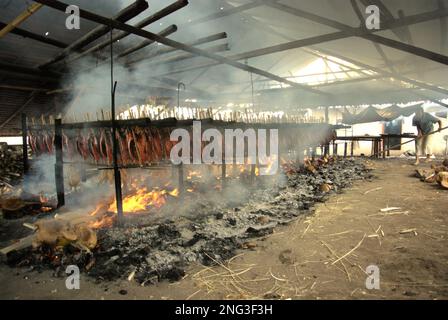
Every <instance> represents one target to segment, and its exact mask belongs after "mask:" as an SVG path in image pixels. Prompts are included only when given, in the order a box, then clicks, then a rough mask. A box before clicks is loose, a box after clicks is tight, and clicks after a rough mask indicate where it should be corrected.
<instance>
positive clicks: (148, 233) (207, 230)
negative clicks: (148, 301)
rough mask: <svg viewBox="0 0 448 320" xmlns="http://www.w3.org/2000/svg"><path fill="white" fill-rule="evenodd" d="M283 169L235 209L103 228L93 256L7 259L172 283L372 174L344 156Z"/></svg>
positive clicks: (97, 274)
mask: <svg viewBox="0 0 448 320" xmlns="http://www.w3.org/2000/svg"><path fill="white" fill-rule="evenodd" d="M286 172H287V174H285V177H286V179H283V180H282V181H283V182H282V183H278V184H275V185H272V186H270V187H267V188H264V189H261V190H255V191H254V192H253V193H252V195H251V197H250V198H249V199H247V201H246V203H245V204H244V205H241V206H238V207H233V208H231V207H228V208H226V209H220V210H218V209H216V208H207V207H205V208H204V209H202V210H203V212H198V213H197V214H196V215H186V216H185V215H184V216H178V217H176V216H174V215H172V216H170V218H167V219H164V220H163V219H162V220H159V221H157V222H153V223H152V224H149V225H147V226H127V227H126V228H108V229H102V230H100V231H99V233H98V243H99V244H98V247H97V248H96V249H95V250H94V251H93V252H92V253H83V252H79V251H77V250H67V249H64V252H61V253H59V254H58V257H57V258H56V259H55V258H54V255H55V253H52V254H51V253H50V252H47V251H45V249H43V248H40V249H38V250H39V252H35V251H34V252H33V250H32V249H28V250H25V251H24V252H19V253H17V252H16V253H13V254H11V255H10V257H8V262H9V265H11V266H30V265H31V266H39V268H40V267H42V266H45V267H48V266H49V267H52V268H53V269H55V270H56V271H59V272H60V270H62V269H63V266H66V265H68V264H76V265H78V266H79V267H80V268H81V269H83V270H84V271H85V272H86V273H87V274H89V275H90V276H91V277H94V278H96V279H98V280H99V281H101V280H115V279H119V278H127V277H128V276H129V275H130V274H133V275H134V279H135V280H136V281H137V282H139V283H141V284H143V285H147V284H151V283H156V282H157V281H161V280H163V279H168V280H170V281H177V280H179V279H181V278H182V277H183V276H184V275H185V269H186V268H187V267H188V265H189V264H191V263H192V262H197V263H201V264H204V265H214V264H217V263H221V262H224V261H226V260H228V259H230V258H231V257H233V256H234V255H236V253H237V250H240V249H243V248H244V247H245V243H247V242H249V241H250V239H254V238H260V237H264V236H267V235H269V234H270V233H272V232H273V230H274V228H275V227H276V226H278V225H281V224H287V223H289V222H291V221H294V220H296V219H297V218H298V217H299V216H301V215H304V214H306V213H310V212H312V211H313V208H314V205H315V203H317V202H323V201H325V200H326V199H327V198H328V197H329V196H330V195H331V194H333V193H340V192H341V191H342V189H343V188H346V187H348V186H350V185H351V184H352V183H353V182H354V181H355V180H360V179H371V178H372V177H373V176H372V174H371V172H370V170H369V169H367V168H366V167H365V166H364V164H363V162H362V161H354V160H345V159H344V160H338V161H335V162H333V163H331V164H326V165H322V166H320V167H318V168H317V171H316V172H315V173H311V172H309V171H307V170H305V169H304V168H303V167H291V166H289V167H288V170H286ZM323 183H326V184H330V185H331V186H332V188H331V191H330V192H322V191H321V190H320V186H321V185H322V184H323ZM70 251H72V252H70ZM49 257H51V258H49ZM63 270H65V268H64V269H63Z"/></svg>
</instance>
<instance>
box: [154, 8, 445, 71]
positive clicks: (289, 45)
mask: <svg viewBox="0 0 448 320" xmlns="http://www.w3.org/2000/svg"><path fill="white" fill-rule="evenodd" d="M446 16H448V10H436V11H430V12H425V13H421V14H416V15H412V16H408V17H405V18H404V19H400V20H395V21H391V22H385V23H383V25H382V26H383V29H382V30H371V31H368V30H365V28H359V29H356V30H357V32H359V34H368V33H371V32H379V31H384V30H386V29H391V28H397V27H401V26H406V25H412V24H417V23H422V22H426V21H430V20H434V19H439V18H440V17H446ZM260 28H263V29H264V30H267V31H269V29H267V27H265V26H260ZM277 35H278V36H281V37H283V38H287V37H286V36H284V35H282V34H277ZM349 37H351V35H349V34H347V33H346V32H345V31H337V32H333V33H328V34H325V35H320V36H315V37H310V38H306V39H301V40H294V41H290V42H286V43H283V44H280V45H275V46H271V47H266V48H261V49H256V50H252V51H248V52H244V53H241V54H237V55H233V56H229V57H228V58H229V59H233V60H237V59H238V60H244V59H249V58H255V57H259V56H263V55H268V54H273V53H277V52H282V51H286V50H292V49H298V48H302V47H308V46H312V45H316V44H321V43H324V42H327V41H334V40H338V39H345V38H349ZM218 64H219V63H216V62H206V63H200V64H197V65H194V66H189V67H186V68H183V69H177V70H172V71H169V72H167V73H164V74H163V75H169V74H176V73H182V72H187V71H191V70H196V69H200V68H206V67H211V66H215V65H218Z"/></svg>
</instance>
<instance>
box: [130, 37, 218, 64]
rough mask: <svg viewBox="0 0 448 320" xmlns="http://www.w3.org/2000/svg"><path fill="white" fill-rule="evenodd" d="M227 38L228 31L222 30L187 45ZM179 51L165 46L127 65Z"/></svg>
mask: <svg viewBox="0 0 448 320" xmlns="http://www.w3.org/2000/svg"><path fill="white" fill-rule="evenodd" d="M226 38H227V33H225V32H220V33H216V34H213V35H211V36H207V37H203V38H199V39H197V40H195V41H193V42H189V43H187V45H189V46H198V45H201V44H204V43H210V42H214V41H217V40H221V39H226ZM175 51H178V50H177V49H176V48H170V47H164V48H162V49H160V50H157V51H156V52H154V53H152V54H145V55H144V56H142V57H140V58H137V59H134V60H132V61H128V62H126V66H130V65H133V64H135V63H138V62H141V61H143V60H147V59H151V58H155V57H157V56H161V55H164V54H167V53H171V52H175Z"/></svg>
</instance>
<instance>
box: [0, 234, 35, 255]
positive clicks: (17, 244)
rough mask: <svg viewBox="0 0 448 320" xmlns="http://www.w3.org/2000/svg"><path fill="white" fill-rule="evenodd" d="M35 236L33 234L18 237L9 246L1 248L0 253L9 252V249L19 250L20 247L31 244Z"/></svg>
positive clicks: (23, 247) (5, 253)
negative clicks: (18, 238)
mask: <svg viewBox="0 0 448 320" xmlns="http://www.w3.org/2000/svg"><path fill="white" fill-rule="evenodd" d="M35 237H36V235H35V234H32V235H29V236H27V237H25V238H22V239H20V240H19V241H17V242H15V243H13V244H12V245H10V246H7V247H5V248H3V249H1V250H0V253H2V254H4V255H7V254H8V253H10V252H11V251H14V250H20V249H25V248H27V247H30V246H31V245H32V244H33V240H34V238H35Z"/></svg>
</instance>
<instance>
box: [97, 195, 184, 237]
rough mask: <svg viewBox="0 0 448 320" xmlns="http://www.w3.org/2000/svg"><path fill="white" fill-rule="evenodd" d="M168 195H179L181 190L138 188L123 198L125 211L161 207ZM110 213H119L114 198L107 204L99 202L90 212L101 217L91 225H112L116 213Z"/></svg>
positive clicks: (140, 210) (140, 211)
mask: <svg viewBox="0 0 448 320" xmlns="http://www.w3.org/2000/svg"><path fill="white" fill-rule="evenodd" d="M168 196H171V197H178V196H179V190H178V189H173V190H171V191H169V190H167V189H163V190H160V189H159V188H154V189H153V190H148V189H147V188H146V187H142V188H138V189H137V190H136V191H135V192H134V193H133V194H130V195H127V196H125V197H124V198H123V213H124V214H133V213H137V214H138V213H142V212H145V211H148V210H149V209H151V208H156V209H160V208H161V207H162V206H163V205H164V204H165V203H166V201H167V198H168ZM108 213H115V214H116V213H117V204H116V202H115V200H114V199H113V200H111V201H109V202H107V203H106V204H104V203H101V204H98V205H97V207H96V208H95V210H93V211H92V212H91V213H90V216H95V217H98V218H99V219H97V220H95V221H94V222H92V223H91V224H90V227H91V228H94V229H96V228H101V227H106V226H111V225H112V224H113V222H114V220H115V217H116V215H115V214H113V215H108Z"/></svg>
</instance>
